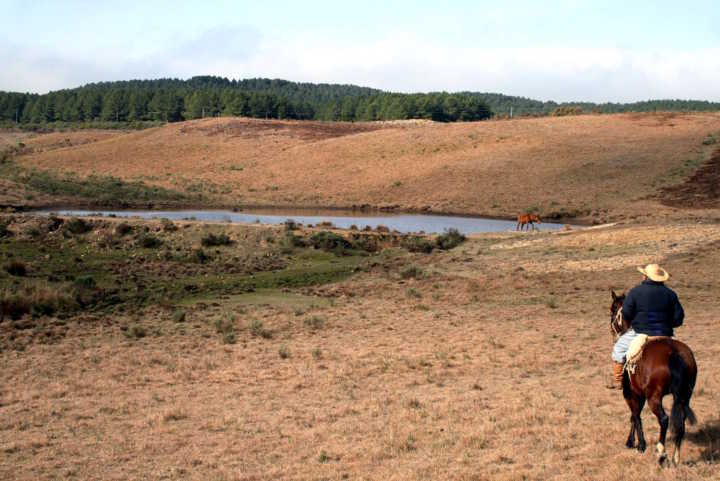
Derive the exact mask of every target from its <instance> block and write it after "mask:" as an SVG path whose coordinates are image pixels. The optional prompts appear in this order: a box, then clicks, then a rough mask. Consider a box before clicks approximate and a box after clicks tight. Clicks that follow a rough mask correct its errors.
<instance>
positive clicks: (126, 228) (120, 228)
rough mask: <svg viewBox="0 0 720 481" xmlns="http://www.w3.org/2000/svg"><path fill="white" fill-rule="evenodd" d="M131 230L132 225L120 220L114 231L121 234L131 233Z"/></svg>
mask: <svg viewBox="0 0 720 481" xmlns="http://www.w3.org/2000/svg"><path fill="white" fill-rule="evenodd" d="M132 230H133V228H132V226H131V225H130V224H128V223H127V222H121V223H119V224H118V225H117V226H116V227H115V233H116V234H117V235H121V236H123V235H127V234H129V233H131V232H132Z"/></svg>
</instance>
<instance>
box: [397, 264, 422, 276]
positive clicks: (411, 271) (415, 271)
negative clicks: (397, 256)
mask: <svg viewBox="0 0 720 481" xmlns="http://www.w3.org/2000/svg"><path fill="white" fill-rule="evenodd" d="M424 275H425V272H423V270H422V269H420V268H419V267H417V266H410V267H407V268H405V269H403V271H402V272H401V273H400V277H402V278H403V279H411V278H412V279H417V278H420V277H422V276H424Z"/></svg>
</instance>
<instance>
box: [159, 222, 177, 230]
mask: <svg viewBox="0 0 720 481" xmlns="http://www.w3.org/2000/svg"><path fill="white" fill-rule="evenodd" d="M160 224H161V225H162V229H163V231H164V232H175V231H176V230H178V226H176V225H175V224H173V221H171V220H170V219H160Z"/></svg>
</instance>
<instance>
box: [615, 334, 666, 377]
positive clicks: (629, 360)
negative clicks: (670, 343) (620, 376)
mask: <svg viewBox="0 0 720 481" xmlns="http://www.w3.org/2000/svg"><path fill="white" fill-rule="evenodd" d="M666 338H668V336H648V335H647V334H638V335H637V336H636V337H635V339H633V340H632V342H631V343H630V347H628V351H627V354H625V370H626V371H627V372H628V374H635V369H636V368H637V365H638V363H639V362H640V359H642V354H643V349H645V345H646V344H647V343H648V342H650V341H653V340H655V339H666Z"/></svg>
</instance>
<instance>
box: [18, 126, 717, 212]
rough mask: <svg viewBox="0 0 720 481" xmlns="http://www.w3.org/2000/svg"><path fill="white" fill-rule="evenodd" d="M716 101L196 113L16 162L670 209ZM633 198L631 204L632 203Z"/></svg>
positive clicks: (240, 192)
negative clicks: (707, 108)
mask: <svg viewBox="0 0 720 481" xmlns="http://www.w3.org/2000/svg"><path fill="white" fill-rule="evenodd" d="M719 132H720V115H718V114H713V113H704V114H698V113H694V114H677V113H674V114H668V113H658V114H623V115H585V116H575V117H547V118H537V119H516V120H509V121H508V120H503V121H487V122H476V123H451V124H438V123H433V122H388V123H354V124H353V123H323V122H292V121H263V120H253V119H233V118H219V119H205V120H198V121H191V122H183V123H176V124H169V125H165V126H163V127H158V128H153V129H148V130H144V131H140V132H132V133H126V132H123V133H108V132H104V133H102V134H101V133H99V132H92V131H91V132H75V133H73V132H67V133H56V134H49V135H40V136H36V137H35V138H33V139H29V140H26V145H27V148H26V155H23V156H21V157H20V158H19V162H20V164H21V165H23V166H25V167H36V168H40V169H44V170H50V171H55V172H61V173H63V174H68V173H72V174H74V175H77V176H79V177H81V178H82V177H86V176H89V175H93V174H95V175H111V176H116V177H120V178H122V179H125V180H129V181H142V182H145V183H147V184H150V185H158V186H162V187H164V188H167V189H174V190H178V191H181V192H190V193H202V194H205V195H207V196H208V201H209V202H214V203H216V204H222V205H226V206H234V205H272V206H280V205H288V206H298V205H305V206H313V207H318V206H320V207H328V206H334V207H349V206H362V205H367V206H372V207H393V208H396V209H399V210H429V211H434V212H448V213H450V212H452V213H467V214H471V213H474V214H483V215H492V216H500V217H507V216H513V215H515V214H516V213H517V212H519V211H523V210H525V209H531V208H532V209H536V210H538V211H539V212H541V213H542V214H543V215H546V216H552V215H555V216H563V217H585V218H587V219H588V220H594V221H596V222H606V221H611V220H617V219H622V218H627V217H629V216H645V215H647V214H650V213H652V214H654V215H655V216H668V215H669V216H672V212H673V211H672V209H670V208H666V207H663V206H661V205H658V203H657V202H655V201H654V197H655V195H656V193H657V191H658V189H659V188H661V187H663V186H667V185H673V184H677V183H678V182H680V181H681V180H682V179H683V178H685V177H686V176H687V175H689V174H690V173H691V172H693V171H694V170H695V169H696V168H697V167H698V166H699V165H700V164H702V163H703V162H705V161H706V160H707V159H708V158H709V156H710V153H711V151H712V148H713V146H712V145H710V144H707V145H704V144H703V141H704V140H706V139H708V138H709V137H708V135H717V134H718V133H719ZM630 202H632V206H631V207H629V203H630Z"/></svg>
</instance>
